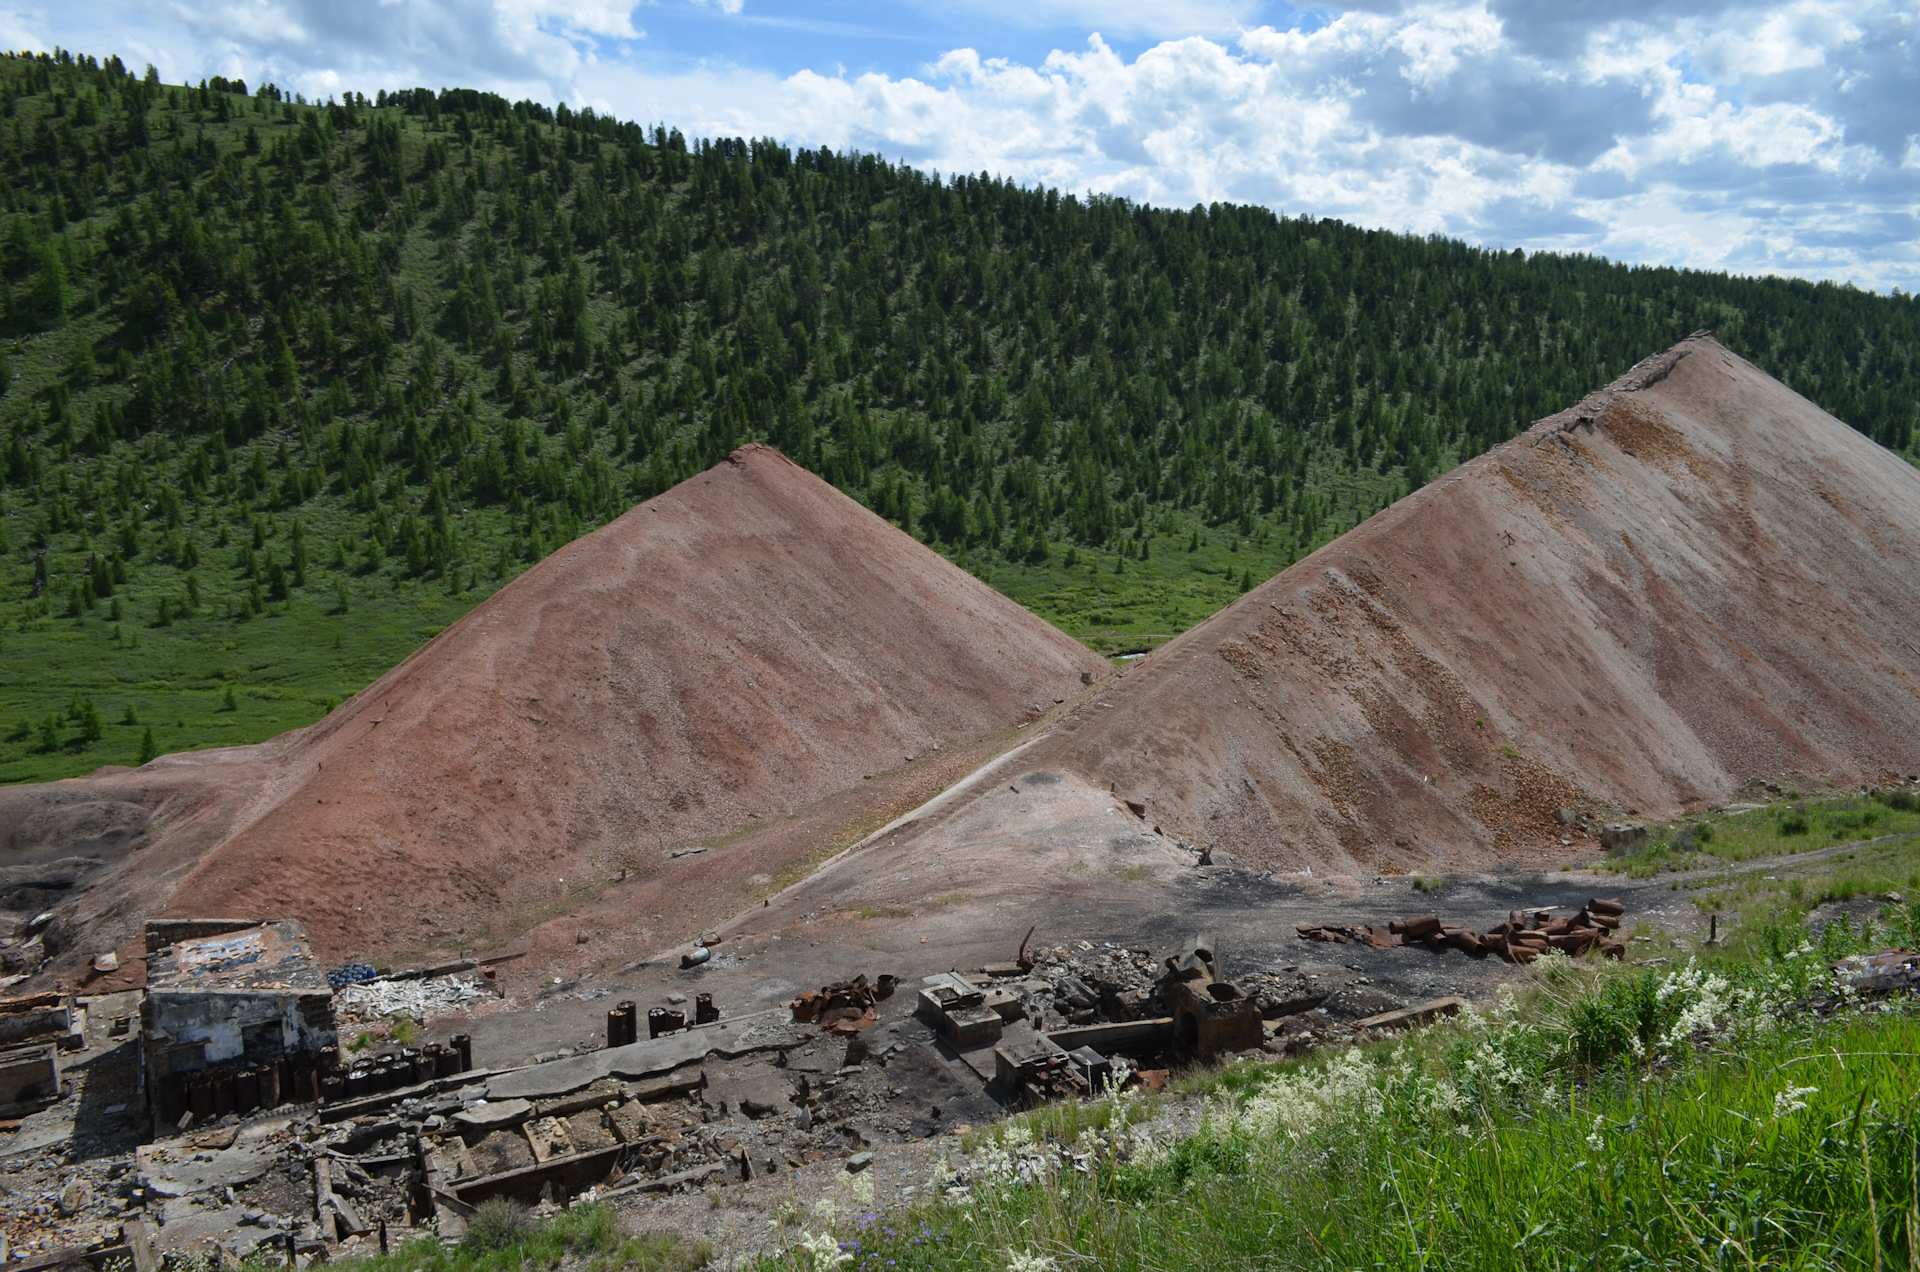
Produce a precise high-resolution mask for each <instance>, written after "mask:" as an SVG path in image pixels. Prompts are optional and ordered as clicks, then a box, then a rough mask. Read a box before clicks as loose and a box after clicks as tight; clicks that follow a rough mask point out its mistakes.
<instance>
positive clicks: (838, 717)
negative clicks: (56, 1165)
mask: <svg viewBox="0 0 1920 1272" xmlns="http://www.w3.org/2000/svg"><path fill="white" fill-rule="evenodd" d="M1107 671H1108V668H1107V666H1106V664H1105V662H1104V661H1103V660H1102V659H1100V658H1099V657H1098V656H1096V655H1094V654H1092V653H1091V652H1089V651H1087V650H1086V649H1084V648H1083V647H1082V646H1080V645H1079V644H1078V643H1077V642H1075V641H1073V640H1071V639H1069V638H1068V637H1066V636H1065V635H1063V634H1061V633H1060V632H1059V631H1057V630H1055V629H1054V628H1053V627H1051V626H1049V625H1048V624H1046V623H1044V622H1041V621H1040V620H1039V619H1037V618H1035V617H1034V616H1033V615H1031V614H1029V613H1028V612H1027V611H1025V610H1023V609H1022V608H1021V607H1019V606H1018V605H1016V604H1014V603H1013V602H1012V601H1010V600H1008V599H1006V598H1005V597H1003V596H1001V595H1000V594H998V593H996V592H994V591H993V590H992V589H991V588H989V587H987V586H986V585H985V584H983V583H981V582H979V581H978V580H977V579H974V578H973V577H972V576H970V575H968V574H966V573H965V572H964V571H962V570H960V569H958V568H956V567H954V566H953V565H951V564H949V563H948V562H946V561H944V560H942V559H941V558H940V557H938V556H937V555H935V554H934V553H933V552H931V551H929V550H928V549H927V548H925V547H924V546H922V545H921V544H919V543H917V542H916V541H914V540H913V539H912V538H910V537H909V536H907V535H905V534H903V533H901V532H900V531H899V530H897V529H895V528H894V527H892V526H890V525H888V524H887V523H886V522H884V521H882V520H881V519H879V518H878V517H875V516H874V515H873V514H872V513H870V512H868V511H867V510H865V509H864V508H862V507H860V506H859V505H858V504H857V503H855V502H854V501H852V500H850V499H848V498H847V497H846V496H844V495H842V494H840V493H839V492H838V491H836V490H834V489H833V488H832V487H830V486H828V485H827V484H825V483H824V482H822V481H820V480H819V479H817V478H815V477H813V476H812V475H811V474H809V473H807V472H805V471H804V470H803V469H801V468H799V467H798V466H797V465H795V464H793V463H792V462H790V461H789V460H787V459H786V458H785V457H784V456H782V455H780V454H779V453H778V452H776V451H774V450H772V449H771V448H768V447H764V446H748V447H745V448H743V449H742V450H740V451H737V452H735V453H734V454H733V455H732V456H731V457H729V458H728V459H727V460H726V461H725V462H723V463H721V464H719V465H717V466H716V467H715V468H713V469H712V470H710V471H708V472H706V473H704V474H702V475H700V476H698V477H694V478H692V479H690V480H688V481H686V482H683V483H682V484H680V485H679V486H677V487H675V488H674V489H673V490H670V491H668V492H667V493H665V494H663V495H661V496H659V497H658V498H656V499H653V500H650V501H648V502H647V503H645V504H642V505H640V506H639V507H637V508H635V509H633V510H632V511H630V512H628V513H627V514H626V515H625V516H622V517H621V518H619V519H618V520H616V521H614V522H613V523H611V524H610V525H607V526H605V527H603V528H602V529H600V530H598V531H596V532H594V533H593V534H590V535H588V536H586V537H584V538H582V539H580V540H579V541H577V542H575V543H573V544H571V545H569V546H567V547H565V548H562V549H561V550H559V551H558V552H556V553H554V554H553V556H551V557H549V558H548V559H547V560H546V561H543V562H541V563H540V564H539V565H537V566H535V567H534V568H533V569H531V570H529V571H528V572H527V573H526V574H524V575H523V576H521V577H520V578H519V579H517V580H515V581H514V582H513V583H512V584H510V585H508V586H507V587H506V588H503V589H502V590H501V591H500V593H499V594H498V595H496V596H494V597H493V598H492V599H490V600H489V601H487V602H486V603H485V604H484V605H482V606H480V607H479V608H478V609H476V610H474V611H473V612H472V613H471V614H469V615H468V616H467V617H466V618H464V619H463V620H461V621H460V622H458V623H456V624H454V625H453V626H452V627H450V628H449V629H448V630H447V631H445V632H443V633H441V634H440V635H439V636H437V637H435V638H434V639H433V640H432V641H430V642H429V643H428V644H427V645H425V646H424V647H423V648H421V649H420V650H419V651H418V652H416V653H415V654H414V655H413V656H412V657H410V658H408V659H407V660H406V661H405V662H403V663H402V664H400V665H399V666H398V667H396V668H394V670H393V671H391V672H389V673H388V674H387V675H386V676H384V677H382V678H381V679H380V680H379V681H378V682H376V683H375V684H373V685H372V686H370V687H369V688H368V689H366V690H364V691H362V692H361V693H360V694H358V695H357V696H356V697H354V698H353V699H352V700H350V701H349V702H347V703H345V704H343V705H342V706H341V707H340V708H339V709H337V710H335V711H334V712H333V713H332V714H330V715H329V716H328V717H327V718H326V719H325V720H322V721H321V722H320V723H318V724H316V725H314V726H312V727H311V728H309V729H306V730H302V731H298V732H296V733H291V734H288V735H285V736H284V737H282V738H280V739H276V740H275V741H274V742H272V743H268V744H266V745H264V746H260V747H252V748H246V749H245V750H244V751H240V752H219V753H202V754H196V755H183V756H169V757H162V758H161V759H159V760H156V761H154V762H153V763H152V764H150V765H148V766H146V767H145V768H142V769H140V770H138V771H133V772H129V771H126V770H120V771H117V772H110V773H103V774H100V775H97V776H95V777H93V778H87V779H78V780H76V781H71V782H62V783H53V784H50V785H49V786H47V787H43V788H27V789H23V790H21V791H16V792H9V793H8V794H7V796H6V798H7V799H8V800H10V801H11V807H12V808H13V810H14V813H15V817H16V820H19V819H23V818H24V817H27V816H31V815H34V814H35V812H36V810H38V809H42V808H44V807H46V806H48V805H51V804H54V803H57V802H61V801H67V802H71V801H73V800H75V799H80V800H82V801H83V802H93V803H111V804H116V805H118V804H130V805H133V806H135V807H136V809H140V810H145V813H146V816H147V818H148V819H152V818H154V817H161V818H165V821H164V822H163V824H162V826H161V828H160V829H159V830H158V831H156V832H153V833H151V834H149V835H147V836H146V837H145V841H146V842H147V843H148V846H146V847H143V848H141V849H140V850H139V851H137V852H134V853H132V854H131V855H130V856H128V857H127V858H126V860H125V862H124V864H122V865H120V866H119V867H117V868H115V869H113V870H111V871H109V872H108V873H107V876H106V877H105V878H104V879H103V880H102V881H101V882H100V883H99V884H98V885H97V886H96V887H94V888H93V890H92V891H91V892H90V893H89V894H88V895H86V896H84V897H81V898H79V899H78V900H76V901H74V902H71V903H69V904H68V905H67V906H65V907H63V909H62V913H61V915H60V918H59V920H58V921H57V923H56V925H55V926H56V931H57V932H59V933H61V934H62V940H61V944H63V945H66V946H68V947H74V952H75V954H76V955H78V954H80V953H82V952H83V951H90V950H94V949H103V948H107V947H109V946H110V945H113V944H123V943H125V941H126V938H127V937H128V936H129V935H130V934H131V933H132V932H133V931H134V929H135V926H136V925H137V922H138V920H139V919H140V918H142V917H144V916H146V915H150V914H152V913H154V912H155V911H156V910H158V909H160V908H161V907H160V906H159V905H157V904H156V901H157V900H158V899H160V898H165V897H167V896H168V895H169V894H170V895H171V901H170V902H168V904H167V907H166V908H167V910H168V912H169V913H177V914H197V915H209V914H219V915H225V914H243V915H253V914H266V915H273V916H290V917H297V918H300V919H302V920H304V921H305V923H306V926H307V929H308V931H309V932H310V933H311V934H312V936H313V939H314V941H315V943H316V945H317V946H319V947H320V949H321V951H322V953H323V954H325V955H327V956H329V957H335V956H345V955H349V954H352V955H360V954H364V953H377V952H386V951H392V950H396V949H410V948H411V949H419V948H424V947H442V948H444V947H448V946H452V945H458V944H485V942H486V941H487V940H488V939H497V938H498V937H499V935H500V934H501V933H500V926H503V925H504V923H505V922H507V921H510V920H511V919H512V918H514V917H520V916H526V915H529V914H534V913H537V912H538V911H539V910H540V908H541V907H543V906H549V905H557V904H558V903H562V902H564V901H566V900H567V899H568V898H570V897H573V896H575V895H577V893H578V891H579V889H580V888H581V887H582V886H585V885H590V884H601V883H604V882H605V881H606V880H608V879H609V878H610V877H617V876H619V875H620V874H621V872H622V871H623V870H624V871H626V872H627V873H628V874H629V875H638V876H640V877H642V878H645V877H646V876H648V875H650V874H653V873H656V872H658V871H659V870H660V869H662V868H663V866H664V863H665V862H666V860H667V856H666V855H667V854H668V853H670V852H672V851H673V850H675V849H676V848H679V847H683V846H687V845H691V844H694V843H697V842H699V841H702V840H711V839H714V838H717V837H721V836H725V835H727V834H729V833H731V832H733V831H736V830H737V829H740V828H742V827H745V826H750V825H755V824H758V823H757V822H756V819H767V818H774V817H778V816H781V815H783V814H785V813H787V812H789V811H791V810H793V809H796V808H799V807H801V806H803V805H806V804H807V803H809V802H810V801H816V800H819V799H821V798H823V797H825V796H828V795H831V794H832V793H833V792H835V791H839V790H843V789H846V788H848V787H858V786H859V785H860V784H861V782H862V779H863V777H865V776H866V775H867V774H871V773H876V772H884V771H887V770H891V769H896V768H898V767H900V766H901V765H902V763H903V762H904V761H905V760H906V758H907V757H909V756H915V755H922V756H924V755H926V754H927V753H928V752H929V751H930V749H932V748H935V747H938V746H940V745H942V744H951V743H955V742H964V741H967V740H969V739H972V738H976V737H979V736H980V735H983V734H987V733H991V732H993V731H995V730H1001V729H1006V728H1008V727H1009V726H1011V725H1012V724H1014V723H1015V722H1016V721H1017V720H1021V719H1024V718H1029V717H1030V716H1031V715H1032V714H1033V712H1034V711H1035V710H1036V704H1039V705H1044V706H1049V707H1050V705H1051V704H1052V702H1053V701H1054V700H1055V699H1056V698H1060V697H1064V696H1066V695H1067V694H1069V693H1072V692H1079V691H1080V690H1081V683H1082V676H1083V675H1088V674H1091V675H1092V676H1093V677H1095V678H1096V679H1097V678H1099V677H1101V676H1104V675H1105V674H1107ZM17 837H18V836H16V838H17ZM43 850H44V849H43ZM724 856H725V853H724V852H718V851H717V852H714V853H710V854H707V855H706V856H705V857H701V858H697V859H696V860H697V861H703V862H704V861H709V860H711V861H714V862H715V863H716V868H724V867H720V866H718V865H717V863H718V862H719V860H720V859H721V858H723V857H724ZM676 864H678V863H676ZM741 899H742V900H744V899H745V898H744V896H743V897H742V898H741ZM735 904H737V902H736V903H735ZM686 921H687V920H686V916H684V915H682V914H676V913H665V914H664V915H663V917H662V919H661V921H660V922H659V923H655V922H654V921H653V916H651V915H638V916H634V921H633V923H632V930H631V932H630V933H629V935H630V936H631V937H632V938H633V939H634V940H635V941H636V943H638V945H639V946H640V947H642V948H644V945H645V942H646V941H647V940H649V939H651V940H652V941H654V942H655V943H656V946H657V943H662V942H666V941H671V940H674V939H677V938H678V937H679V936H681V935H683V933H682V932H681V928H682V927H683V926H684V924H685V923H686ZM650 928H657V929H658V930H655V931H649V930H648V929H650Z"/></svg>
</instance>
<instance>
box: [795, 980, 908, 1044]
mask: <svg viewBox="0 0 1920 1272" xmlns="http://www.w3.org/2000/svg"><path fill="white" fill-rule="evenodd" d="M897 984H899V978H898V977H895V976H892V975H883V976H881V977H880V978H879V979H878V980H875V981H868V980H867V977H866V974H865V973H862V974H860V975H859V976H856V977H854V978H853V979H852V980H849V981H840V982H838V983H837V984H833V985H822V986H821V987H820V988H819V989H809V990H807V991H806V992H805V993H803V994H801V995H800V996H799V997H798V998H796V999H794V1000H793V1018H794V1019H795V1020H800V1021H815V1022H817V1023H818V1024H819V1026H820V1027H821V1028H822V1029H825V1030H827V1031H828V1032H830V1033H838V1034H852V1033H857V1032H859V1031H860V1030H862V1029H870V1028H872V1027H873V1026H874V1025H876V1024H878V1023H879V1020H880V1014H879V1011H878V1010H877V1005H878V1004H879V1002H880V1000H881V999H884V998H889V997H891V996H892V995H893V990H894V986H896V985H897Z"/></svg>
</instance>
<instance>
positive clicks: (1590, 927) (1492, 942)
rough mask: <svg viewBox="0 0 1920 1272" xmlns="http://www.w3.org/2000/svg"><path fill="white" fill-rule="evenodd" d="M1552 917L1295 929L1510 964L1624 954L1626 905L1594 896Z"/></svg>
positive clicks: (1535, 914)
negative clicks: (1478, 925) (1478, 926)
mask: <svg viewBox="0 0 1920 1272" xmlns="http://www.w3.org/2000/svg"><path fill="white" fill-rule="evenodd" d="M1552 915H1553V907H1551V906H1548V907H1544V908H1537V909H1531V910H1515V911H1513V912H1512V913H1510V914H1509V915H1508V916H1507V921H1506V922H1505V923H1497V924H1495V925H1494V926H1493V927H1491V928H1488V929H1487V930H1486V931H1485V932H1484V933H1480V932H1475V931H1473V929H1471V928H1464V927H1456V926H1454V925H1453V924H1450V923H1443V922H1441V921H1440V916H1439V915H1437V914H1427V915H1422V916H1421V917H1420V918H1417V919H1395V920H1393V921H1392V922H1391V923H1388V924H1387V925H1386V926H1384V927H1382V926H1380V925H1378V924H1342V925H1336V924H1323V923H1302V924H1300V925H1299V927H1298V928H1297V929H1296V930H1297V931H1298V933H1299V935H1300V939H1301V940H1303V941H1332V942H1335V943H1342V942H1351V943H1354V944H1359V945H1371V946H1372V947H1373V948H1375V949H1377V950H1390V949H1395V948H1397V947H1399V946H1403V945H1424V946H1426V947H1427V948H1428V949H1430V950H1433V951H1434V952H1435V953H1438V952H1439V951H1441V950H1445V949H1456V950H1460V951H1462V952H1464V953H1466V954H1470V955H1472V956H1473V957H1475V958H1483V957H1485V956H1486V955H1488V954H1492V955H1495V956H1497V957H1499V958H1502V959H1505V960H1506V961H1507V962H1509V963H1531V962H1532V961H1533V960H1534V959H1536V958H1539V957H1540V956H1541V955H1542V954H1545V953H1546V952H1547V951H1548V950H1550V949H1551V950H1559V951H1560V952H1561V953H1563V954H1571V955H1576V956H1577V955H1580V954H1585V953H1586V952H1587V951H1588V950H1596V949H1597V950H1599V951H1600V952H1601V953H1602V954H1605V955H1606V956H1607V957H1608V958H1625V957H1626V956H1627V947H1626V946H1625V945H1624V944H1622V943H1621V942H1620V941H1618V940H1616V939H1615V938H1614V935H1613V933H1614V930H1615V929H1616V928H1618V927H1619V926H1620V924H1621V922H1622V921H1623V920H1624V919H1625V917H1626V906H1624V905H1623V904H1622V903H1621V902H1620V901H1619V900H1618V899H1615V898H1606V897H1594V898H1592V899H1590V900H1589V901H1588V902H1587V904H1586V905H1585V906H1584V907H1582V908H1581V909H1580V910H1578V911H1576V912H1575V913H1573V914H1570V915H1567V916H1565V917H1564V918H1558V919H1556V918H1554V917H1552Z"/></svg>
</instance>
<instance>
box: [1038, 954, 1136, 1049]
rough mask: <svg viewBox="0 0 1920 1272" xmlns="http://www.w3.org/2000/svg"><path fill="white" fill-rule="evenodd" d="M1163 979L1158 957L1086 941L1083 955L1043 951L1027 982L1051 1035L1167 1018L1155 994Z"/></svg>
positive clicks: (1042, 1019)
mask: <svg viewBox="0 0 1920 1272" xmlns="http://www.w3.org/2000/svg"><path fill="white" fill-rule="evenodd" d="M1159 974H1160V968H1159V966H1158V965H1157V964H1156V963H1155V962H1154V961H1153V955H1152V952H1151V951H1148V950H1144V949H1132V948H1127V947H1123V946H1115V945H1101V946H1095V945H1094V944H1093V943H1092V942H1091V941H1082V942H1080V943H1079V948H1078V949H1077V950H1069V948H1068V947H1066V946H1056V947H1055V948H1053V949H1050V950H1041V951H1039V952H1038V953H1036V954H1035V956H1034V959H1033V975H1032V978H1030V979H1029V980H1028V981H1027V982H1026V984H1027V985H1028V986H1029V987H1030V988H1029V989H1028V993H1029V994H1030V996H1031V1007H1030V1012H1031V1013H1032V1014H1037V1015H1039V1016H1040V1018H1041V1026H1042V1027H1043V1028H1046V1029H1062V1028H1066V1027H1067V1026H1069V1025H1090V1024H1093V1023H1095V1022H1096V1021H1109V1022H1118V1021H1125V1020H1149V1019H1153V1018H1155V1017H1159V1016H1164V1015H1166V1012H1165V1011H1164V1010H1162V1005H1161V1004H1160V1002H1159V996H1158V991H1157V989H1156V988H1155V986H1156V984H1157V982H1158V981H1159ZM1035 981H1038V982H1040V983H1039V984H1037V985H1036V984H1035Z"/></svg>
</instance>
